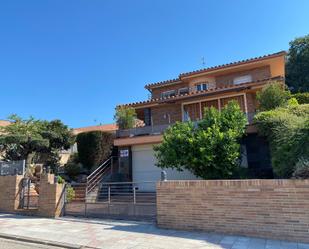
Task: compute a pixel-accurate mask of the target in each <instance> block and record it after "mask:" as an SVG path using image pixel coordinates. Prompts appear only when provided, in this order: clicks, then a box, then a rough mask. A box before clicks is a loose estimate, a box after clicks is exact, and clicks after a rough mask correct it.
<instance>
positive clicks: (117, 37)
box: [0, 0, 309, 127]
mask: <svg viewBox="0 0 309 249" xmlns="http://www.w3.org/2000/svg"><path fill="white" fill-rule="evenodd" d="M0 31H1V33H0V35H1V36H0V38H1V39H0V92H1V94H0V119H4V118H6V117H7V116H8V115H9V114H11V113H17V114H19V115H21V116H23V117H28V116H29V115H33V116H35V117H36V118H40V119H48V120H51V119H56V118H59V119H61V120H63V122H64V123H66V124H68V125H69V126H71V127H81V126H88V125H94V124H97V123H99V122H100V123H110V122H113V115H114V108H115V106H116V105H117V104H123V103H130V102H134V101H138V100H144V99H146V98H147V95H148V92H147V91H146V90H145V89H144V85H145V84H146V83H151V82H156V81H161V80H166V79H170V78H175V77H177V76H178V74H179V73H181V72H186V71H191V70H195V69H199V68H201V67H202V64H201V57H205V62H206V66H207V67H208V66H213V65H217V64H222V63H228V62H232V61H236V60H241V59H245V58H250V57H255V56H259V55H264V54H268V53H273V52H277V51H280V50H286V49H288V42H289V41H290V40H292V39H294V38H295V37H298V36H302V35H305V34H308V33H309V1H308V0H303V1H301V0H299V1H298V0H291V1H287V0H280V1H279V0H259V1H248V0H242V1H241V0H239V1H238V0H233V1H230V0H221V1H218V0H186V1H181V0H174V1H173V0H123V1H119V0H109V1H108V0H35V1H34V0H27V1H25V0H19V1H16V0H9V1H4V0H3V1H0ZM95 120H97V121H96V122H97V123H96V122H95Z"/></svg>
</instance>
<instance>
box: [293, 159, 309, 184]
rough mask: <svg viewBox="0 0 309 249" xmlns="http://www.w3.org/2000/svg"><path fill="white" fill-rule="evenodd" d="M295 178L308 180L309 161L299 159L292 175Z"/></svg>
mask: <svg viewBox="0 0 309 249" xmlns="http://www.w3.org/2000/svg"><path fill="white" fill-rule="evenodd" d="M293 176H294V177H295V178H301V179H305V178H309V160H308V159H305V158H300V159H299V161H298V162H297V163H296V166H295V170H294V173H293Z"/></svg>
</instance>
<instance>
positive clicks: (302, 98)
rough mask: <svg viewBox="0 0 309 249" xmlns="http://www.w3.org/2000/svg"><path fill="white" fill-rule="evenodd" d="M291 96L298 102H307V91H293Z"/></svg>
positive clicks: (308, 98) (308, 97)
mask: <svg viewBox="0 0 309 249" xmlns="http://www.w3.org/2000/svg"><path fill="white" fill-rule="evenodd" d="M292 96H293V97H294V98H295V99H297V101H298V103H299V104H309V92H304V93H295V94H293V95H292Z"/></svg>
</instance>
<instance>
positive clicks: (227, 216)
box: [157, 180, 309, 242]
mask: <svg viewBox="0 0 309 249" xmlns="http://www.w3.org/2000/svg"><path fill="white" fill-rule="evenodd" d="M157 222H158V226H159V227H163V228H173V229H184V230H203V231H212V232H222V233H229V234H239V235H247V236H256V237H265V238H273V239H287V240H292V241H302V242H309V180H234V181H228V180H218V181H167V182H159V183H158V185H157Z"/></svg>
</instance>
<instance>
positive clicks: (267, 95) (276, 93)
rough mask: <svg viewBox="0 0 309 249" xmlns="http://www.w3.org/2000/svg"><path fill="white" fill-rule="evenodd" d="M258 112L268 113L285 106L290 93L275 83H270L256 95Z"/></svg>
mask: <svg viewBox="0 0 309 249" xmlns="http://www.w3.org/2000/svg"><path fill="white" fill-rule="evenodd" d="M256 98H257V100H258V101H259V111H268V110H272V109H275V108H277V107H280V106H286V105H287V103H288V100H289V98H290V92H289V91H288V90H286V89H285V88H284V86H283V85H282V84H280V83H277V82H270V84H267V85H266V86H265V87H263V89H262V90H261V91H260V92H258V93H257V95H256Z"/></svg>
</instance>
